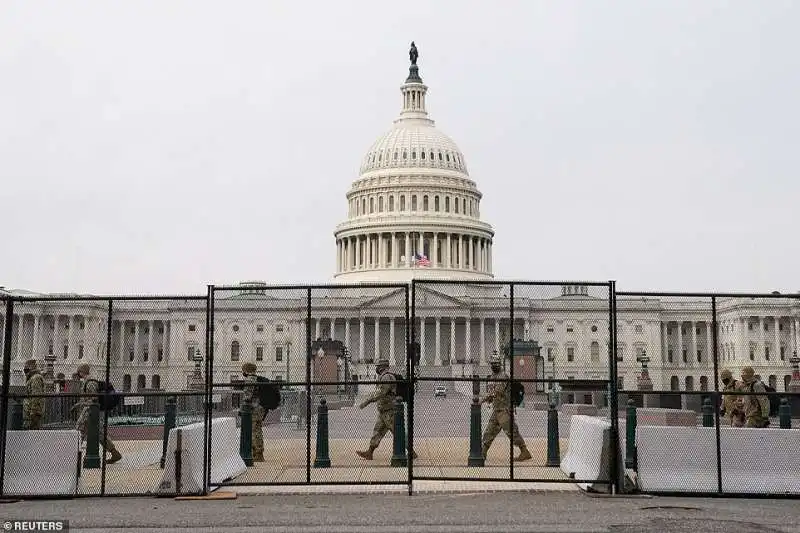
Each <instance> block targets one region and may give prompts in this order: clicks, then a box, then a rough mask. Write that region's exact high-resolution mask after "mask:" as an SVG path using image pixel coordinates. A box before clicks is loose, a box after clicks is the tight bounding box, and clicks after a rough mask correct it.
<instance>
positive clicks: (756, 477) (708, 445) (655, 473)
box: [636, 426, 800, 494]
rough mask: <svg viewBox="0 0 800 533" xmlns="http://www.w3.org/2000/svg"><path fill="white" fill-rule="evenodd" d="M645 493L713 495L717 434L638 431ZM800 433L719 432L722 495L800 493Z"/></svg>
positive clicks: (682, 430) (697, 429)
mask: <svg viewBox="0 0 800 533" xmlns="http://www.w3.org/2000/svg"><path fill="white" fill-rule="evenodd" d="M636 445H637V447H638V462H639V463H638V467H639V469H638V483H639V488H640V490H642V491H643V492H717V490H718V482H717V442H716V431H715V429H714V428H711V427H708V428H707V427H674V426H672V427H667V426H640V427H637V428H636ZM798 445H800V429H756V428H733V427H730V426H725V427H721V428H720V446H721V453H720V456H721V467H722V490H723V491H724V492H730V493H738V494H800V477H798V475H797V473H798V472H800V456H798V454H797V448H798Z"/></svg>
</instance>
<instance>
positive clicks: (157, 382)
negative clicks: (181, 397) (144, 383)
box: [150, 374, 161, 390]
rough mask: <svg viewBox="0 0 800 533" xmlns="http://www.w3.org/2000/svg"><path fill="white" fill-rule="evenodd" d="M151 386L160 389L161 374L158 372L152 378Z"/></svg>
mask: <svg viewBox="0 0 800 533" xmlns="http://www.w3.org/2000/svg"><path fill="white" fill-rule="evenodd" d="M150 388H151V389H155V390H159V389H160V388H161V376H159V375H158V374H156V375H154V376H153V377H152V378H150Z"/></svg>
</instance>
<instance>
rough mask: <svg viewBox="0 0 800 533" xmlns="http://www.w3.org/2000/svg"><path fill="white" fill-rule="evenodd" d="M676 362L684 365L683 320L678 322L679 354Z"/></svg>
mask: <svg viewBox="0 0 800 533" xmlns="http://www.w3.org/2000/svg"><path fill="white" fill-rule="evenodd" d="M675 361H676V362H677V363H679V364H683V321H681V320H679V321H678V354H677V356H676V359H675ZM687 361H688V358H687Z"/></svg>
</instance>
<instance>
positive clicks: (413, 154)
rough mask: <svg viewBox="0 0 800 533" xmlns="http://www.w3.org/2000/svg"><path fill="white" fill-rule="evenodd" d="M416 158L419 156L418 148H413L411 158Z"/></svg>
mask: <svg viewBox="0 0 800 533" xmlns="http://www.w3.org/2000/svg"><path fill="white" fill-rule="evenodd" d="M416 158H417V151H416V150H412V151H411V159H416Z"/></svg>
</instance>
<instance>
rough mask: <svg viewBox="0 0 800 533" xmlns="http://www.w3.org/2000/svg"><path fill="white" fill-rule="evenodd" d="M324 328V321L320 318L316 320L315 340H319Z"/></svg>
mask: <svg viewBox="0 0 800 533" xmlns="http://www.w3.org/2000/svg"><path fill="white" fill-rule="evenodd" d="M321 326H322V320H320V319H319V318H315V319H314V340H317V339H319V335H320V327H321Z"/></svg>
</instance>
